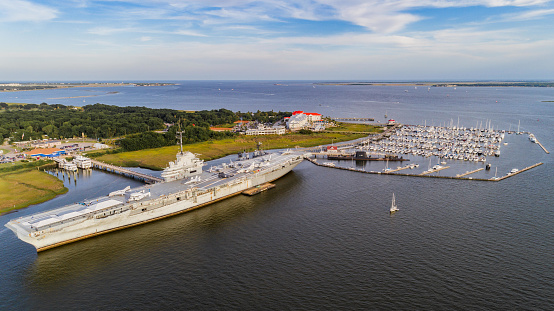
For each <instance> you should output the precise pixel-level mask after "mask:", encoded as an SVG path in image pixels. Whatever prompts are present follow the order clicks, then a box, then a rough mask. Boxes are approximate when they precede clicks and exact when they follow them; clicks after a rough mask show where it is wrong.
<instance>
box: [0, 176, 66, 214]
mask: <svg viewBox="0 0 554 311" xmlns="http://www.w3.org/2000/svg"><path fill="white" fill-rule="evenodd" d="M65 192H67V188H65V187H64V185H63V182H62V181H61V180H59V179H58V178H56V177H55V176H52V175H50V174H48V173H45V172H43V171H40V170H37V169H32V168H20V169H18V170H13V171H4V172H1V173H0V214H2V213H5V212H8V211H11V210H14V209H19V208H23V207H27V206H29V205H31V204H38V203H41V202H44V201H48V200H50V199H52V198H54V197H55V196H57V195H58V194H62V193H65Z"/></svg>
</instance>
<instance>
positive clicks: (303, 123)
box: [285, 111, 321, 131]
mask: <svg viewBox="0 0 554 311" xmlns="http://www.w3.org/2000/svg"><path fill="white" fill-rule="evenodd" d="M318 121H321V114H319V113H316V112H304V111H295V112H293V113H292V116H291V117H289V118H285V122H286V123H287V128H288V129H289V130H291V131H297V130H301V129H303V128H315V126H314V123H315V122H318Z"/></svg>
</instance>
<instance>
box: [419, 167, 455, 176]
mask: <svg viewBox="0 0 554 311" xmlns="http://www.w3.org/2000/svg"><path fill="white" fill-rule="evenodd" d="M449 167H450V166H442V167H439V168H437V169H430V170H427V171H425V172H423V173H421V174H419V175H420V176H424V175H427V174H433V173H434V172H440V171H442V170H445V169H447V168H449Z"/></svg>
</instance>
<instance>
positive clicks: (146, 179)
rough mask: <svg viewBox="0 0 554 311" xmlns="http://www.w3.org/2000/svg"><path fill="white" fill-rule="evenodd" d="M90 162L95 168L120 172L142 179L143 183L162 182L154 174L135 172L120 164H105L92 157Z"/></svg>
mask: <svg viewBox="0 0 554 311" xmlns="http://www.w3.org/2000/svg"><path fill="white" fill-rule="evenodd" d="M91 162H92V166H93V167H94V168H96V169H100V170H104V171H107V172H112V173H116V174H120V175H123V176H127V177H131V178H134V179H138V180H142V181H144V182H145V183H148V184H155V183H157V182H162V181H163V179H161V178H159V177H155V176H152V175H148V174H143V173H139V172H135V171H132V170H129V169H126V168H123V167H120V166H115V165H111V164H107V163H104V162H100V161H96V160H92V159H91Z"/></svg>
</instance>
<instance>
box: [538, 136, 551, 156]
mask: <svg viewBox="0 0 554 311" xmlns="http://www.w3.org/2000/svg"><path fill="white" fill-rule="evenodd" d="M535 139H536V138H535ZM537 144H539V146H541V148H542V150H544V152H546V153H548V154H550V152H548V150H546V148H544V146H543V145H542V144H541V143H540V142H539V140H538V139H537Z"/></svg>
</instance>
